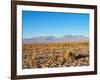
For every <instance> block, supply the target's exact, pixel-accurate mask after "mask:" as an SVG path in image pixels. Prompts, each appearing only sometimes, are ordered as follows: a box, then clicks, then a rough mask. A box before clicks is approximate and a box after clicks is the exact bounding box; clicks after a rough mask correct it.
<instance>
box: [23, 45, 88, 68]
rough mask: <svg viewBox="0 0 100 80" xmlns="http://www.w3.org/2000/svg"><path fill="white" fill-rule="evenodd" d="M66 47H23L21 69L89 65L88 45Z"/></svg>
mask: <svg viewBox="0 0 100 80" xmlns="http://www.w3.org/2000/svg"><path fill="white" fill-rule="evenodd" d="M66 45H67V44H66ZM66 45H62V44H61V45H56V46H54V45H52V46H53V48H52V46H48V45H46V46H43V45H42V47H40V46H32V45H31V46H30V47H29V46H25V45H24V48H23V69H26V68H29V69H30V68H46V67H48V68H53V67H71V66H74V67H75V66H88V65H89V48H88V44H77V45H76V44H73V45H71V44H69V45H68V46H66ZM62 46H63V47H62ZM34 47H35V48H34Z"/></svg>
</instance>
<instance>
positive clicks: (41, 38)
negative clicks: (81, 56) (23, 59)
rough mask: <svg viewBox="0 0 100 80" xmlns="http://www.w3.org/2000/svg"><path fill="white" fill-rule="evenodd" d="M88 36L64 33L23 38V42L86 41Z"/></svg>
mask: <svg viewBox="0 0 100 80" xmlns="http://www.w3.org/2000/svg"><path fill="white" fill-rule="evenodd" d="M88 40H89V38H88V37H86V36H82V35H65V36H63V37H60V38H57V37H55V36H46V37H44V36H39V37H33V38H25V39H23V44H32V43H54V42H83V41H88Z"/></svg>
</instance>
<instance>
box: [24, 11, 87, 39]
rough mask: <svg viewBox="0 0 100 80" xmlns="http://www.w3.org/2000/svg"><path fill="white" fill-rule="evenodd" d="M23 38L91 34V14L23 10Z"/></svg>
mask: <svg viewBox="0 0 100 80" xmlns="http://www.w3.org/2000/svg"><path fill="white" fill-rule="evenodd" d="M22 27H23V38H32V37H36V36H55V37H62V36H64V35H67V34H68V35H84V36H89V14H79V13H63V12H36V11H22Z"/></svg>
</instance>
